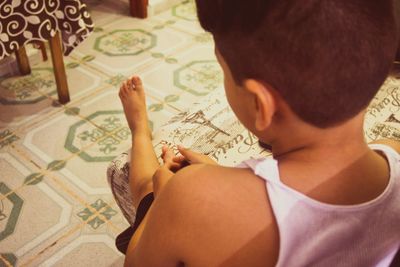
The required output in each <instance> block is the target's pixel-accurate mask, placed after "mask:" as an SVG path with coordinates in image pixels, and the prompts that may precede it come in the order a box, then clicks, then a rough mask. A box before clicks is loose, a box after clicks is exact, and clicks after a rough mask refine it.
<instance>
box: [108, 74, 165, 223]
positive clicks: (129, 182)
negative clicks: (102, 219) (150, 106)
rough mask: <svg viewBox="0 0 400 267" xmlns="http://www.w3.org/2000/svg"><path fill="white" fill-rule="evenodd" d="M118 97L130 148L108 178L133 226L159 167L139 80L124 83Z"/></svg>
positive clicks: (110, 170)
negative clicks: (122, 108) (123, 114)
mask: <svg viewBox="0 0 400 267" xmlns="http://www.w3.org/2000/svg"><path fill="white" fill-rule="evenodd" d="M119 96H120V98H121V102H122V105H123V107H124V112H125V116H126V120H127V122H128V125H129V128H130V129H131V134H132V148H131V151H130V153H129V154H128V153H124V154H122V155H121V156H120V157H118V158H116V159H115V160H114V161H113V162H112V163H111V165H110V167H109V168H108V172H107V176H108V179H109V183H110V186H111V188H112V191H113V194H114V198H115V199H116V201H117V203H118V206H119V207H120V209H121V210H122V212H123V214H124V216H125V217H126V218H127V220H128V221H129V222H130V224H131V225H133V224H134V222H135V216H136V209H137V208H138V205H139V203H140V201H141V200H142V199H143V198H144V197H145V196H146V195H148V194H149V193H151V192H153V182H152V177H153V174H154V173H155V171H156V170H157V169H158V167H159V163H158V160H157V156H156V154H155V152H154V149H153V144H152V142H151V131H150V128H149V126H148V117H147V111H146V103H145V95H144V89H143V86H142V82H141V80H140V79H139V78H138V77H133V78H131V79H130V80H128V81H126V82H125V83H124V84H123V85H122V86H121V89H120V93H119Z"/></svg>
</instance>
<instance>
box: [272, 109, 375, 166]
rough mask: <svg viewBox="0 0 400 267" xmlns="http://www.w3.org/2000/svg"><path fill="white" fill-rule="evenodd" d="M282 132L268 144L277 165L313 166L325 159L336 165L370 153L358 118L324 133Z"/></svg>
mask: <svg viewBox="0 0 400 267" xmlns="http://www.w3.org/2000/svg"><path fill="white" fill-rule="evenodd" d="M297 126H299V125H297ZM282 132H284V134H283V135H280V136H279V137H278V138H276V139H273V140H272V142H271V143H270V144H271V146H272V152H273V155H274V158H276V159H277V160H280V161H296V162H299V163H300V162H310V163H311V162H314V163H315V162H321V161H326V160H327V159H328V158H329V161H331V162H335V161H336V162H337V163H339V162H346V161H347V162H348V161H349V160H350V159H354V158H358V157H360V156H362V155H364V154H365V153H367V152H368V151H370V150H369V148H368V145H367V144H366V142H365V140H364V132H363V116H362V115H360V116H357V117H355V118H353V119H351V120H350V121H348V122H346V123H344V124H341V125H339V126H335V127H331V128H327V129H319V128H316V127H312V126H310V125H306V126H305V125H303V127H300V128H299V127H297V129H287V130H285V131H282ZM332 160H333V161H332Z"/></svg>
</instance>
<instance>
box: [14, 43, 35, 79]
mask: <svg viewBox="0 0 400 267" xmlns="http://www.w3.org/2000/svg"><path fill="white" fill-rule="evenodd" d="M15 56H16V58H17V63H18V68H19V71H20V72H21V74H22V75H26V74H30V73H31V67H30V66H29V59H28V56H27V55H26V50H25V46H22V47H20V48H19V49H18V50H17V51H15Z"/></svg>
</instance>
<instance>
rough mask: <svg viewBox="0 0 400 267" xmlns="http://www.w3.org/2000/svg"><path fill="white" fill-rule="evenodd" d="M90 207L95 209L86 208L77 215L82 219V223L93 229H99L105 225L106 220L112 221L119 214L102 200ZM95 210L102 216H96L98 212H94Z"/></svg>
mask: <svg viewBox="0 0 400 267" xmlns="http://www.w3.org/2000/svg"><path fill="white" fill-rule="evenodd" d="M90 206H91V207H92V208H93V209H89V208H85V209H83V210H82V211H80V212H79V213H78V214H77V215H78V217H79V218H81V219H82V221H84V222H87V224H88V225H90V226H91V227H92V228H93V229H97V228H99V227H100V226H101V225H102V224H104V223H105V222H106V221H105V220H104V218H105V219H106V220H110V219H111V218H112V217H113V216H114V215H116V214H117V212H116V211H115V210H114V209H112V208H111V207H110V206H109V205H108V204H107V203H105V202H104V201H103V200H102V199H98V200H96V201H95V202H94V203H92V204H90ZM93 210H96V212H97V213H98V214H101V215H102V216H99V215H98V214H96V215H95V213H96V212H94V211H93Z"/></svg>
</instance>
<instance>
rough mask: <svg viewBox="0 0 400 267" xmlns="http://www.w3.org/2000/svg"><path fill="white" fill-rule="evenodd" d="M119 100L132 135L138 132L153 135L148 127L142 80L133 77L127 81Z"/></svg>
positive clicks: (122, 86)
mask: <svg viewBox="0 0 400 267" xmlns="http://www.w3.org/2000/svg"><path fill="white" fill-rule="evenodd" d="M119 98H120V99H121V102H122V106H123V107H124V112H125V117H126V120H127V121H128V125H129V128H130V129H131V132H132V134H133V133H135V134H137V133H138V132H143V133H146V134H151V133H150V129H149V126H148V118H147V110H146V99H145V94H144V89H143V84H142V81H141V80H140V78H139V77H137V76H133V77H132V78H130V79H128V80H127V81H125V82H124V83H123V84H122V85H121V87H120V90H119Z"/></svg>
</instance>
